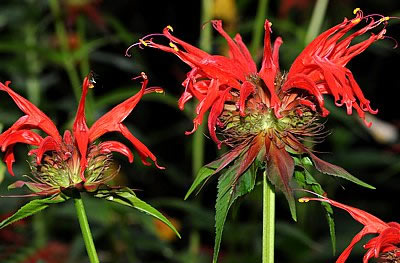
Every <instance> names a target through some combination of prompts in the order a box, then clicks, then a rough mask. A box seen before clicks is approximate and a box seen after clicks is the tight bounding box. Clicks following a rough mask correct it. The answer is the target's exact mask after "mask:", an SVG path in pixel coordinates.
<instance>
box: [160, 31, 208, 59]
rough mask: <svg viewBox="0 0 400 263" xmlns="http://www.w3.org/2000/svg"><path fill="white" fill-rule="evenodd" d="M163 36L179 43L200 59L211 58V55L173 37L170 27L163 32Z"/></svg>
mask: <svg viewBox="0 0 400 263" xmlns="http://www.w3.org/2000/svg"><path fill="white" fill-rule="evenodd" d="M163 34H164V35H165V36H166V37H167V38H168V39H169V40H171V41H173V42H175V43H178V44H179V45H180V46H182V47H183V48H184V49H185V50H186V51H187V52H189V53H191V54H194V55H196V56H197V57H199V58H205V57H207V56H209V54H208V53H207V52H205V51H203V50H201V49H199V48H197V47H195V46H192V45H190V44H189V43H187V42H185V41H183V40H181V39H179V38H177V37H175V36H173V35H172V34H171V33H170V27H165V28H164V30H163Z"/></svg>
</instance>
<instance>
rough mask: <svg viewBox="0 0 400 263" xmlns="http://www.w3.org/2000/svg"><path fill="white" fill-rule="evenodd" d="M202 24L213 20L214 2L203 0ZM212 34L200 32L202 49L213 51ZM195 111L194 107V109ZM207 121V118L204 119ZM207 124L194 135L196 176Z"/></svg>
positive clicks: (193, 155) (207, 30)
mask: <svg viewBox="0 0 400 263" xmlns="http://www.w3.org/2000/svg"><path fill="white" fill-rule="evenodd" d="M201 11H202V12H201V23H205V22H208V21H210V20H211V19H212V12H213V0H202V10H201ZM211 41H212V32H211V27H210V26H206V27H204V28H203V29H202V30H201V31H200V41H199V42H200V44H199V45H200V49H202V50H204V51H206V52H210V51H211ZM193 109H194V107H193ZM204 119H206V118H204ZM205 129H206V124H205V123H204V122H203V123H202V124H201V125H200V126H199V127H198V128H197V131H196V132H195V133H194V134H193V150H192V172H193V175H194V176H195V175H196V174H197V172H198V171H199V170H200V168H201V167H202V166H203V164H204V145H205V139H204V132H205Z"/></svg>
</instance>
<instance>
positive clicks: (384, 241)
mask: <svg viewBox="0 0 400 263" xmlns="http://www.w3.org/2000/svg"><path fill="white" fill-rule="evenodd" d="M310 200H316V201H321V202H327V203H329V204H331V205H333V206H336V207H338V208H340V209H343V210H345V211H346V212H348V213H349V214H350V215H351V216H352V217H353V218H354V219H355V220H357V221H358V222H360V223H361V224H363V225H364V227H363V229H362V230H361V231H360V232H359V233H358V234H357V235H355V236H354V238H353V240H352V241H351V243H350V244H349V246H348V247H347V248H346V249H345V250H344V251H343V252H342V254H341V255H340V256H339V258H338V259H337V260H336V263H344V262H346V260H347V258H348V257H349V255H350V252H351V250H352V249H353V247H354V246H355V244H356V243H358V242H359V241H360V240H361V239H362V238H363V237H364V236H366V235H368V234H378V236H376V237H373V238H371V240H369V241H368V242H367V243H366V244H365V245H364V249H366V250H367V252H366V253H365V254H364V258H363V263H367V262H368V261H369V260H370V259H371V258H377V259H380V261H379V262H382V263H396V262H399V261H400V224H399V223H396V222H389V223H385V222H383V221H382V220H380V219H379V218H377V217H375V216H373V215H371V214H369V213H367V212H365V211H363V210H361V209H358V208H354V207H351V206H348V205H344V204H341V203H339V202H336V201H333V200H331V199H329V198H326V197H323V196H321V197H320V198H310V197H303V198H300V199H299V201H300V202H308V201H310Z"/></svg>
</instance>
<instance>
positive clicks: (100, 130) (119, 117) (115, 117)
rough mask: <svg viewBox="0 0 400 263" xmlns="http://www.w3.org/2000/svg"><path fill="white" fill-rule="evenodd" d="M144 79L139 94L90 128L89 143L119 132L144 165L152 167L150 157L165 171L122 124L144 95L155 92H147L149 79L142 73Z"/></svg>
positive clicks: (150, 90) (118, 106)
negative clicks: (136, 152)
mask: <svg viewBox="0 0 400 263" xmlns="http://www.w3.org/2000/svg"><path fill="white" fill-rule="evenodd" d="M142 78H143V82H142V88H141V90H140V91H139V92H138V93H137V94H135V95H134V96H132V97H130V98H129V99H127V100H125V101H124V102H122V103H120V104H119V105H117V106H115V107H114V108H113V109H111V110H110V111H109V112H107V113H106V114H104V115H103V116H102V117H101V118H100V119H98V120H97V121H96V122H95V123H94V124H93V126H92V127H90V129H89V142H93V141H94V140H96V139H97V138H99V137H100V136H102V135H103V134H105V133H108V132H119V133H121V134H122V135H123V136H124V137H125V138H127V139H128V140H129V141H130V142H131V143H132V144H133V146H134V147H135V148H136V150H137V151H138V153H139V155H140V157H141V159H142V162H143V164H145V165H150V163H149V162H147V161H146V159H147V157H149V158H150V159H151V160H153V161H154V163H155V165H156V166H157V167H158V168H159V169H164V167H162V166H159V165H158V164H157V158H156V157H155V156H154V154H152V153H151V152H150V150H149V149H148V148H147V147H146V146H145V145H144V144H143V143H141V142H140V141H139V140H138V139H136V138H135V137H134V136H133V135H132V133H130V131H129V130H128V128H127V127H126V126H125V125H123V124H122V122H123V121H124V120H125V118H126V117H128V115H129V114H130V113H131V112H132V110H133V109H134V108H135V107H136V105H137V104H138V102H139V100H140V99H141V98H142V96H143V94H145V93H148V92H152V91H155V90H152V89H149V90H147V91H146V86H147V83H148V79H147V76H146V75H145V74H144V73H142Z"/></svg>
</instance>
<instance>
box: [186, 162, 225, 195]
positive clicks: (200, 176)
mask: <svg viewBox="0 0 400 263" xmlns="http://www.w3.org/2000/svg"><path fill="white" fill-rule="evenodd" d="M219 165H220V162H212V163H209V164H206V165H204V166H203V167H201V168H200V170H199V172H198V173H197V175H196V178H195V179H194V182H193V183H192V185H191V186H190V188H189V190H188V191H187V193H186V195H185V198H184V199H185V200H186V199H187V198H188V197H189V196H190V195H191V194H192V193H193V191H194V190H196V188H197V187H198V186H199V185H200V184H201V183H202V182H203V181H204V180H206V179H207V178H208V177H210V176H211V175H213V174H215V170H216V169H217V168H218V166H219Z"/></svg>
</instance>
